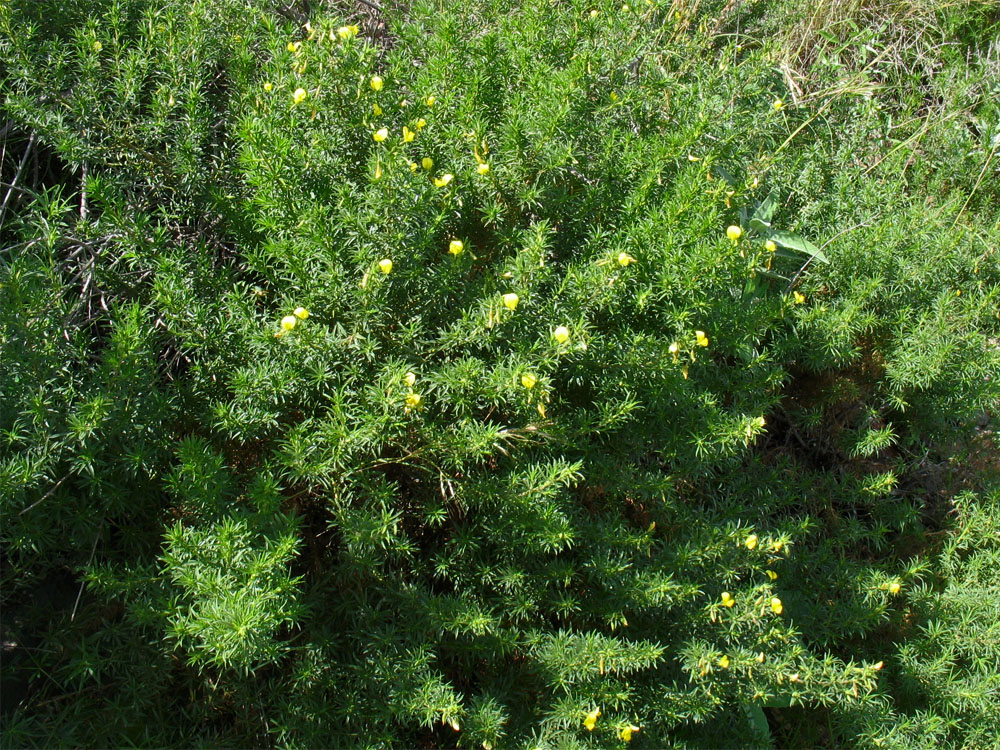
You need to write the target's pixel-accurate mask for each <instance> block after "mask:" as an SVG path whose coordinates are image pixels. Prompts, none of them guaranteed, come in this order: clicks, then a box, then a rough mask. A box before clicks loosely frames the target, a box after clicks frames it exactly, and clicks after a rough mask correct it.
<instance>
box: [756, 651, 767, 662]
mask: <svg viewBox="0 0 1000 750" xmlns="http://www.w3.org/2000/svg"><path fill="white" fill-rule="evenodd" d="M764 658H765V657H764V652H763V651H760V652H758V654H757V663H758V664H763V663H764Z"/></svg>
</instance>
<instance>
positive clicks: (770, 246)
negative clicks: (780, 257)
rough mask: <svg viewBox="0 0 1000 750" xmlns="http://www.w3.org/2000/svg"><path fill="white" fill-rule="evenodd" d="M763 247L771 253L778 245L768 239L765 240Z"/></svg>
mask: <svg viewBox="0 0 1000 750" xmlns="http://www.w3.org/2000/svg"><path fill="white" fill-rule="evenodd" d="M764 249H765V250H767V251H768V252H769V253H773V252H774V251H775V250H777V249H778V246H777V245H775V244H774V240H768V241H767V242H765V243H764Z"/></svg>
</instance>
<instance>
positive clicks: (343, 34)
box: [337, 26, 358, 42]
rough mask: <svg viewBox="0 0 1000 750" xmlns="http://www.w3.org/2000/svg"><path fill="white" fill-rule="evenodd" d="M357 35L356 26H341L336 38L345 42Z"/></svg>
mask: <svg viewBox="0 0 1000 750" xmlns="http://www.w3.org/2000/svg"><path fill="white" fill-rule="evenodd" d="M357 33H358V27H357V26H341V27H340V28H339V29H337V36H339V37H340V38H341V39H343V40H344V41H345V42H346V41H347V40H348V39H350V38H351V37H352V36H356V35H357Z"/></svg>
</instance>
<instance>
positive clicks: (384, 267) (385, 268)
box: [378, 258, 392, 273]
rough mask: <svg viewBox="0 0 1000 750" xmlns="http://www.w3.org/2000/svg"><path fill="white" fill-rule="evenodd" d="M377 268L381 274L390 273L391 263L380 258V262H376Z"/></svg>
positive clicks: (386, 259)
mask: <svg viewBox="0 0 1000 750" xmlns="http://www.w3.org/2000/svg"><path fill="white" fill-rule="evenodd" d="M378 268H379V270H380V271H381V272H382V273H391V272H392V261H391V260H389V259H388V258H382V260H380V261H379V262H378Z"/></svg>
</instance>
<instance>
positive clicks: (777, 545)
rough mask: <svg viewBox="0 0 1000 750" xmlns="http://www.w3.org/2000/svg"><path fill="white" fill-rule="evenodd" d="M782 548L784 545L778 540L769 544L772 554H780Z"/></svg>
mask: <svg viewBox="0 0 1000 750" xmlns="http://www.w3.org/2000/svg"><path fill="white" fill-rule="evenodd" d="M783 546H784V544H783V543H782V541H781V540H780V539H775V540H774V541H773V542H771V551H772V552H781V548H782V547H783Z"/></svg>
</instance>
